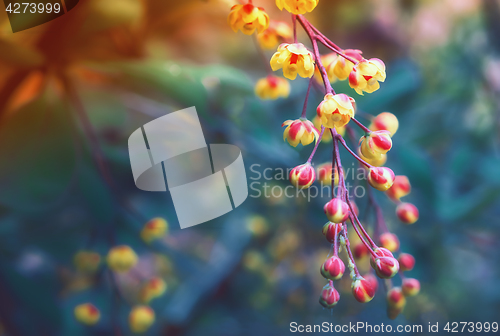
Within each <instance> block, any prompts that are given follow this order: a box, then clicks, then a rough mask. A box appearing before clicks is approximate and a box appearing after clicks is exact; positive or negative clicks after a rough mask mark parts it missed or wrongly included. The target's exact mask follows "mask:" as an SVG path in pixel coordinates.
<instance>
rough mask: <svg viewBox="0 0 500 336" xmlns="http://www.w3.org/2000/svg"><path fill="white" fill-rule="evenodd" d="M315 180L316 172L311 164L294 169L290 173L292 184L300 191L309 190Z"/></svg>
mask: <svg viewBox="0 0 500 336" xmlns="http://www.w3.org/2000/svg"><path fill="white" fill-rule="evenodd" d="M315 179H316V172H315V171H314V168H313V167H312V166H311V164H310V163H309V162H308V163H304V164H301V165H300V166H297V167H295V168H293V169H292V171H291V172H290V182H291V183H292V185H294V186H295V187H297V188H299V189H307V188H309V187H310V186H311V184H313V182H314V180H315Z"/></svg>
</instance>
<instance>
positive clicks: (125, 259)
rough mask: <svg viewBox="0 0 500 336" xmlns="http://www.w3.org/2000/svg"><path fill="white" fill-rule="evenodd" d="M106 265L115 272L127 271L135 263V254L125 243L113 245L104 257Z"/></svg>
mask: <svg viewBox="0 0 500 336" xmlns="http://www.w3.org/2000/svg"><path fill="white" fill-rule="evenodd" d="M106 262H107V263H108V267H109V268H111V269H112V270H113V271H115V272H127V271H128V270H130V269H131V268H132V267H134V266H135V264H137V254H135V252H134V250H132V249H131V248H130V246H127V245H120V246H115V247H113V248H112V249H111V250H109V252H108V255H107V257H106Z"/></svg>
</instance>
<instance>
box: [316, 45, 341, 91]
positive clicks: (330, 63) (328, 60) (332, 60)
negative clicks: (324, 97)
mask: <svg viewBox="0 0 500 336" xmlns="http://www.w3.org/2000/svg"><path fill="white" fill-rule="evenodd" d="M338 57H339V56H337V53H333V52H332V53H329V54H326V55H321V63H322V64H323V66H324V67H325V70H326V75H327V76H328V80H329V81H330V83H335V82H336V81H337V76H335V73H334V72H333V68H334V66H335V64H336V62H337V58H338ZM314 78H315V79H316V81H317V82H318V83H319V84H323V77H322V76H321V72H320V71H319V68H318V67H317V66H316V67H315V68H314Z"/></svg>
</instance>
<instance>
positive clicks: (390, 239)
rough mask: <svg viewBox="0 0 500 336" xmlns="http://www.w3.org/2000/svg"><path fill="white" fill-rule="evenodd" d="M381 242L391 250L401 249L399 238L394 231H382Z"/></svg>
mask: <svg viewBox="0 0 500 336" xmlns="http://www.w3.org/2000/svg"><path fill="white" fill-rule="evenodd" d="M380 244H381V245H382V246H383V247H384V248H386V249H388V250H389V251H391V252H395V251H397V250H398V249H399V239H398V237H397V236H396V235H395V234H394V233H390V232H385V233H382V234H381V235H380Z"/></svg>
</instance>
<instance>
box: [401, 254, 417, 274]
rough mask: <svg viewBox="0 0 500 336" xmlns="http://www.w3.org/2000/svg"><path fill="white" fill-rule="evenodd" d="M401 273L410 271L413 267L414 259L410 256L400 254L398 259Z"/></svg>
mask: <svg viewBox="0 0 500 336" xmlns="http://www.w3.org/2000/svg"><path fill="white" fill-rule="evenodd" d="M398 261H399V268H400V270H401V271H411V270H412V269H413V267H414V266H415V258H413V256H412V255H411V254H408V253H401V254H400V255H399V258H398Z"/></svg>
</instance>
